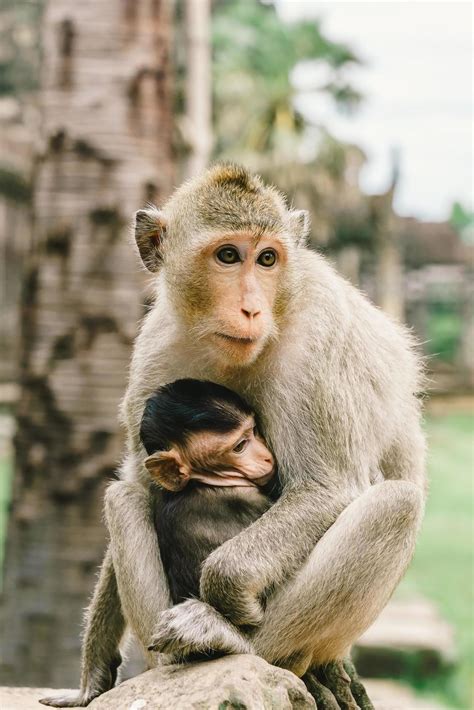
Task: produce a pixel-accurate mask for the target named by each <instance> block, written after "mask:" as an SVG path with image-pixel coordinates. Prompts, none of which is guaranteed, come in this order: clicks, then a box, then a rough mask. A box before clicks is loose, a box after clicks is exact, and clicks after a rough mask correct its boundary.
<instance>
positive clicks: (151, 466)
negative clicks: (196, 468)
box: [144, 449, 190, 492]
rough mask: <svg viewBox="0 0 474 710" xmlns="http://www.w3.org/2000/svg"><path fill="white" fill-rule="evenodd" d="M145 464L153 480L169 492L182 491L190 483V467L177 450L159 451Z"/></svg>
mask: <svg viewBox="0 0 474 710" xmlns="http://www.w3.org/2000/svg"><path fill="white" fill-rule="evenodd" d="M144 464H145V467H146V469H147V470H148V472H149V474H150V476H151V477H152V478H153V480H154V481H155V482H156V483H159V484H160V486H162V488H166V490H167V491H173V492H177V491H181V490H182V489H183V488H184V487H185V486H186V485H187V484H188V482H189V479H190V475H189V471H188V467H187V466H186V464H184V463H182V461H181V457H180V455H179V453H178V451H176V450H175V449H171V450H170V451H157V452H156V453H154V454H152V455H151V456H149V457H148V458H147V459H145V461H144Z"/></svg>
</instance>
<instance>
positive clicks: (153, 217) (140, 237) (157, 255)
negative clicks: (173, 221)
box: [134, 207, 166, 271]
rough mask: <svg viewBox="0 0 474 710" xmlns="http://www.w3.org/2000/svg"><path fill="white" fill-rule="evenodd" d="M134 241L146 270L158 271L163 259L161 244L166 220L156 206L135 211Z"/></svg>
mask: <svg viewBox="0 0 474 710" xmlns="http://www.w3.org/2000/svg"><path fill="white" fill-rule="evenodd" d="M134 232H135V241H136V243H137V247H138V251H139V252H140V257H141V260H142V261H143V263H144V264H145V266H146V268H147V269H148V271H158V269H159V268H160V266H161V262H162V260H163V256H162V246H163V239H164V237H165V234H166V220H165V218H164V216H163V213H162V212H160V210H158V209H157V208H156V207H148V208H147V209H145V210H138V212H136V213H135V224H134Z"/></svg>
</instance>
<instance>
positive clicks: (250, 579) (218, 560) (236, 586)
mask: <svg viewBox="0 0 474 710" xmlns="http://www.w3.org/2000/svg"><path fill="white" fill-rule="evenodd" d="M229 542H232V541H229ZM230 551H231V550H229V551H228V545H227V543H224V544H223V545H221V547H218V548H217V549H216V550H214V552H212V553H211V554H210V555H209V557H208V558H207V559H206V561H205V562H204V564H203V567H202V572H201V585H200V586H201V589H200V594H201V598H202V599H203V600H204V601H206V602H207V603H208V604H210V605H211V606H212V607H214V608H215V609H217V610H218V611H220V612H221V614H223V616H225V617H226V618H227V619H229V620H230V621H231V622H232V623H233V624H235V625H236V626H259V625H260V624H261V623H262V621H263V614H264V610H263V607H262V604H261V602H260V600H259V593H260V589H258V588H257V587H258V585H257V584H256V579H258V575H256V574H254V575H252V574H251V571H250V570H248V569H245V565H244V564H241V562H242V558H241V557H238V556H235V555H230V554H229V552H230Z"/></svg>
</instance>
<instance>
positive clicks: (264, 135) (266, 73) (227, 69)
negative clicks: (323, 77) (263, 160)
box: [213, 0, 360, 155]
mask: <svg viewBox="0 0 474 710" xmlns="http://www.w3.org/2000/svg"><path fill="white" fill-rule="evenodd" d="M213 59H214V62H213V69H214V87H215V97H214V101H215V122H216V133H217V153H218V154H221V155H222V154H228V153H229V152H234V154H235V153H238V152H239V151H240V150H242V149H243V150H247V151H249V152H253V153H258V154H262V153H272V152H274V151H276V150H277V149H278V148H281V146H282V145H283V146H285V147H288V145H289V146H290V149H291V148H292V146H294V140H295V138H297V137H298V136H300V135H301V133H302V131H303V129H304V128H305V120H304V118H303V116H302V115H301V113H299V111H298V110H297V108H296V107H295V101H294V99H295V95H296V92H295V88H294V86H293V84H292V81H291V74H292V71H293V69H294V68H295V67H296V66H297V64H298V63H299V62H303V61H305V62H308V61H310V62H315V63H318V64H319V65H321V64H322V65H324V66H325V67H326V69H327V75H328V77H329V78H328V81H327V83H326V85H325V86H323V87H317V88H315V90H320V91H323V92H325V93H328V94H330V95H331V96H332V97H333V98H334V100H335V101H336V102H337V103H338V104H339V105H341V106H345V107H346V108H348V107H349V106H353V105H355V104H357V103H358V101H359V99H360V96H359V94H358V93H357V92H356V91H355V90H354V89H353V88H351V87H350V86H349V85H348V84H347V82H346V81H345V79H344V74H343V69H344V67H345V66H347V65H348V64H350V63H354V62H357V61H358V60H357V57H356V56H355V55H354V54H353V53H352V51H351V50H350V49H349V48H348V47H347V46H346V45H344V44H340V43H336V42H332V41H330V40H329V39H328V38H327V37H326V36H325V35H324V33H323V31H322V29H321V26H320V24H319V23H318V22H317V21H315V20H314V21H311V22H309V21H299V22H294V23H291V24H288V23H285V22H283V21H282V20H281V19H280V17H279V15H278V14H277V12H276V10H275V8H274V6H273V5H271V4H265V5H264V4H262V3H260V2H258V1H257V0H247V1H246V2H242V1H241V0H229V1H228V2H224V3H222V4H220V5H218V6H217V8H216V10H215V13H214V16H213Z"/></svg>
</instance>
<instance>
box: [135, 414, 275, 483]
mask: <svg viewBox="0 0 474 710" xmlns="http://www.w3.org/2000/svg"><path fill="white" fill-rule="evenodd" d="M145 465H146V467H147V469H148V470H149V472H150V474H151V475H152V477H153V478H154V479H155V480H156V481H157V482H158V483H160V485H161V486H162V487H163V488H166V489H167V490H170V491H179V490H182V489H183V488H184V487H185V486H186V485H187V483H188V482H189V481H190V480H192V479H193V480H196V481H200V482H201V483H205V484H207V485H212V486H239V487H242V486H243V487H255V486H263V485H265V484H266V483H268V481H269V480H270V479H271V478H272V476H273V474H274V472H275V462H274V458H273V455H272V453H271V452H270V450H269V449H268V447H267V446H266V444H265V442H264V440H263V439H262V437H261V436H260V435H259V433H258V431H257V428H256V426H255V420H254V418H253V417H252V416H249V417H245V418H244V419H243V421H242V423H241V425H240V426H239V427H238V428H236V429H235V430H234V431H231V432H228V433H222V432H211V431H202V432H195V433H193V434H191V435H190V436H189V437H188V439H187V441H186V444H185V445H181V446H173V447H172V448H171V449H170V450H169V451H162V452H157V453H155V454H152V455H151V456H149V457H148V458H147V459H146V461H145Z"/></svg>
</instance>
